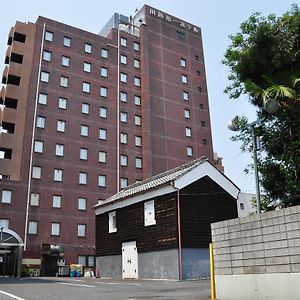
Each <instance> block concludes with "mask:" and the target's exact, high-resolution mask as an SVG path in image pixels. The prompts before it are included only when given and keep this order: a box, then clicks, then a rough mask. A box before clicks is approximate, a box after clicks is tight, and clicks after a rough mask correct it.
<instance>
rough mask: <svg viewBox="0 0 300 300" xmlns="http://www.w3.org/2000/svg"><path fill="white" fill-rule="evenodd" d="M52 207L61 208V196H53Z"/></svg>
mask: <svg viewBox="0 0 300 300" xmlns="http://www.w3.org/2000/svg"><path fill="white" fill-rule="evenodd" d="M52 207H53V208H61V196H57V195H54V196H53V197H52Z"/></svg>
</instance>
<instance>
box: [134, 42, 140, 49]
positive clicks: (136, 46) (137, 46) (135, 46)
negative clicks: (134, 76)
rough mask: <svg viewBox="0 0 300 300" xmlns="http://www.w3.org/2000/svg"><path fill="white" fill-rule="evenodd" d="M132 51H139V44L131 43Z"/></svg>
mask: <svg viewBox="0 0 300 300" xmlns="http://www.w3.org/2000/svg"><path fill="white" fill-rule="evenodd" d="M133 49H134V50H135V51H140V44H139V43H137V42H133Z"/></svg>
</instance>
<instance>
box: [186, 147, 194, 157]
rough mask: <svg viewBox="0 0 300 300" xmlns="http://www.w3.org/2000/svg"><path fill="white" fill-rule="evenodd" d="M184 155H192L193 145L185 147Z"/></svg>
mask: <svg viewBox="0 0 300 300" xmlns="http://www.w3.org/2000/svg"><path fill="white" fill-rule="evenodd" d="M186 155H187V156H193V147H190V146H187V147H186Z"/></svg>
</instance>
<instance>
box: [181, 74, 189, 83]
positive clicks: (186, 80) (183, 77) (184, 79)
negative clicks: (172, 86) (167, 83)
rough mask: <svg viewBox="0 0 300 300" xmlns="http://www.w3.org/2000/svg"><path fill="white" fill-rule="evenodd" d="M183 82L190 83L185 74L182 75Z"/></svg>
mask: <svg viewBox="0 0 300 300" xmlns="http://www.w3.org/2000/svg"><path fill="white" fill-rule="evenodd" d="M181 82H182V83H187V82H188V79H187V76H186V75H184V74H182V75H181Z"/></svg>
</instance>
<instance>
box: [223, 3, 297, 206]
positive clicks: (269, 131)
mask: <svg viewBox="0 0 300 300" xmlns="http://www.w3.org/2000/svg"><path fill="white" fill-rule="evenodd" d="M240 29H241V31H240V32H239V33H237V34H235V35H231V36H230V39H231V45H230V46H229V47H228V48H227V50H226V53H225V57H224V60H223V63H224V64H225V65H227V66H228V67H229V71H230V72H229V76H228V78H229V80H230V85H229V86H228V87H227V88H226V89H225V92H226V93H228V94H229V96H230V98H231V99H237V98H239V97H240V96H241V95H242V94H247V95H248V96H249V101H250V102H251V103H252V104H253V105H254V106H255V107H256V108H257V111H258V112H257V113H258V117H259V118H264V121H262V122H261V123H260V125H259V126H257V128H256V134H257V135H259V136H260V137H261V153H262V154H263V155H261V156H260V157H259V162H258V166H259V171H260V180H261V184H262V187H263V189H264V192H265V198H264V201H263V206H264V207H263V209H265V210H269V209H274V208H276V207H278V206H280V207H287V206H292V205H296V204H300V10H299V8H298V6H297V5H293V6H292V8H291V10H290V11H288V12H286V13H285V14H283V15H282V16H275V15H269V16H267V17H264V16H262V15H261V14H259V13H255V14H253V15H252V16H250V18H249V19H248V20H247V21H246V22H244V23H242V24H241V26H240ZM269 99H277V100H278V103H279V108H278V109H277V111H276V112H275V113H273V114H268V113H267V112H266V111H265V110H264V108H265V106H266V105H268V104H269V103H271V102H269ZM246 123H247V120H246V119H245V118H242V119H241V120H240V126H241V131H240V133H239V134H238V135H236V136H235V137H233V140H240V141H242V147H241V148H242V150H244V151H251V148H252V142H251V136H250V131H249V129H247V128H244V127H243V125H245V124H246ZM279 199H280V200H279Z"/></svg>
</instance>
